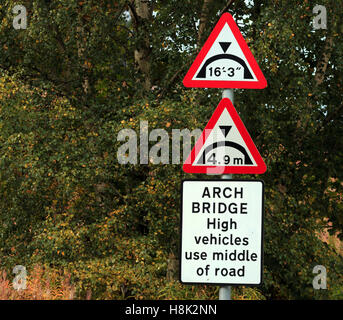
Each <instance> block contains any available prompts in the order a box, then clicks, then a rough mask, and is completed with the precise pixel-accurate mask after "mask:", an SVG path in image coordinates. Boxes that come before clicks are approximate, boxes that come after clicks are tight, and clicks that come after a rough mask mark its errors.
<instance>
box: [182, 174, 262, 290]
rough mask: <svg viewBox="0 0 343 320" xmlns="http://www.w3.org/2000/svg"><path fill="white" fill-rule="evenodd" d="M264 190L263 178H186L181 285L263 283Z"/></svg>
mask: <svg viewBox="0 0 343 320" xmlns="http://www.w3.org/2000/svg"><path fill="white" fill-rule="evenodd" d="M263 194H264V184H263V181H261V180H184V181H183V182H182V204H181V206H182V208H181V250H180V254H181V257H180V263H181V268H180V281H181V282H182V283H199V284H200V283H202V284H223V285H224V284H225V285H234V284H236V285H238V284H239V285H260V284H261V283H262V258H263V210H264V209H263V207H264V204H263Z"/></svg>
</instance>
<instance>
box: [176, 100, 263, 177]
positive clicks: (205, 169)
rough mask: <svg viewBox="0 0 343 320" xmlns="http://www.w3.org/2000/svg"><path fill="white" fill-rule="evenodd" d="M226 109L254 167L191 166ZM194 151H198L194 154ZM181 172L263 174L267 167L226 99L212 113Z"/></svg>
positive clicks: (233, 108) (229, 101)
mask: <svg viewBox="0 0 343 320" xmlns="http://www.w3.org/2000/svg"><path fill="white" fill-rule="evenodd" d="M224 109H226V110H227V111H228V112H229V114H230V116H231V118H232V120H233V122H234V123H235V125H236V127H237V129H238V131H239V133H240V135H241V136H242V138H243V140H244V142H245V144H246V146H247V148H248V149H249V151H250V153H251V155H252V157H253V159H254V161H255V162H256V166H193V162H194V160H195V159H196V157H197V155H198V153H199V152H200V150H201V148H202V146H203V145H204V143H205V141H206V139H207V138H208V136H209V134H210V132H211V131H212V129H213V128H214V126H215V125H216V123H217V121H218V119H219V117H220V116H221V114H222V113H223V111H224ZM196 150H197V151H198V152H197V153H196ZM182 169H183V171H185V172H188V173H207V174H231V173H232V174H263V173H265V172H266V170H267V166H266V164H265V163H264V161H263V159H262V157H261V155H260V153H259V152H258V150H257V148H256V146H255V144H254V142H253V141H252V139H251V137H250V135H249V133H248V131H247V129H246V128H245V126H244V124H243V122H242V120H241V118H240V117H239V115H238V113H237V111H236V109H235V107H234V106H233V104H232V102H231V100H230V99H228V98H223V99H222V100H221V101H220V103H219V104H218V106H217V108H216V110H215V111H214V113H213V115H212V117H211V119H210V120H209V121H208V123H207V125H206V127H205V129H204V131H203V132H202V134H201V136H200V137H199V139H198V140H197V142H196V144H195V146H194V147H193V149H192V151H191V153H190V154H189V156H188V157H187V159H186V161H185V163H184V164H183V167H182Z"/></svg>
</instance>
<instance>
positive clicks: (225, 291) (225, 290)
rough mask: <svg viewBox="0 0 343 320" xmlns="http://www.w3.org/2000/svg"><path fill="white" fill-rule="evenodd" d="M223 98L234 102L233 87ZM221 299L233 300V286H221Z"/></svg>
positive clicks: (230, 176)
mask: <svg viewBox="0 0 343 320" xmlns="http://www.w3.org/2000/svg"><path fill="white" fill-rule="evenodd" d="M223 98H229V99H230V100H231V102H232V103H234V92H233V89H224V90H223ZM222 179H232V174H224V175H222ZM219 300H231V286H221V287H220V288H219Z"/></svg>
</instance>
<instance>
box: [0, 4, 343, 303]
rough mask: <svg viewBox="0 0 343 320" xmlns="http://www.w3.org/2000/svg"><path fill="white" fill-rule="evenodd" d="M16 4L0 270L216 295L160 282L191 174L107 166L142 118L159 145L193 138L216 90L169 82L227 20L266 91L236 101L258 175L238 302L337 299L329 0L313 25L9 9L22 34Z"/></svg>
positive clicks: (5, 125) (225, 7)
mask: <svg viewBox="0 0 343 320" xmlns="http://www.w3.org/2000/svg"><path fill="white" fill-rule="evenodd" d="M15 4H17V1H12V0H7V1H4V3H2V4H0V22H1V25H0V33H1V36H0V50H1V51H0V53H1V54H0V128H1V131H0V142H1V145H0V146H1V147H0V210H1V215H0V225H1V228H0V257H1V260H0V261H1V264H2V266H3V267H6V268H11V267H13V266H14V265H16V264H24V265H27V266H31V265H33V264H34V263H41V264H43V265H45V266H46V267H47V268H49V267H51V268H65V269H66V270H68V271H69V272H71V274H72V281H73V282H74V283H76V284H77V286H78V292H79V294H80V296H83V295H85V294H86V292H87V290H89V289H91V290H92V291H93V295H92V296H93V297H97V298H112V299H113V298H128V297H135V298H137V299H139V298H159V299H165V298H170V297H174V298H213V299H216V295H217V289H216V288H215V287H205V288H204V287H202V286H200V287H187V286H182V285H180V284H179V283H178V282H177V281H173V280H170V279H168V280H167V279H166V275H167V273H168V272H167V271H168V268H169V266H170V261H171V260H172V259H173V257H174V256H177V254H178V247H179V237H178V234H179V215H180V212H179V203H180V195H179V189H180V183H181V179H183V178H186V177H191V175H188V174H185V173H183V171H182V170H181V164H168V165H154V164H152V163H149V164H137V165H133V164H126V165H122V164H119V163H118V159H117V150H118V148H119V147H120V146H121V145H122V143H123V142H119V141H117V136H118V133H119V131H120V130H121V129H123V128H129V129H133V130H135V131H136V132H137V135H138V136H139V128H140V121H148V123H149V128H150V130H152V129H154V128H164V129H165V130H167V132H168V133H169V135H170V137H171V136H172V129H183V128H188V129H189V130H193V129H195V128H200V129H203V128H204V126H205V124H206V123H207V121H208V119H209V118H210V116H211V114H212V112H213V110H214V108H215V106H217V104H218V103H219V101H220V98H221V92H220V90H216V89H187V88H184V87H183V85H182V79H183V76H184V74H185V73H186V71H187V70H188V68H189V66H190V64H191V63H192V62H193V60H194V58H195V56H196V54H197V52H198V51H199V48H200V46H201V45H202V44H203V43H204V41H205V40H206V38H207V36H208V35H209V33H210V32H211V30H212V28H213V27H214V25H215V23H216V22H217V21H218V19H219V17H220V14H221V13H223V12H226V11H229V12H230V13H231V14H233V16H234V18H235V20H236V21H237V22H238V25H239V27H240V30H241V32H242V34H243V35H244V37H245V38H246V40H247V42H248V45H249V47H250V49H251V51H252V53H253V54H254V56H255V58H256V60H257V61H258V63H259V65H260V67H261V69H262V70H263V73H264V74H265V76H266V79H267V82H268V87H267V88H266V89H264V90H236V92H235V107H236V108H237V110H238V111H239V113H240V115H241V117H242V120H243V122H244V123H245V125H246V127H247V128H248V131H249V132H250V134H251V136H252V138H253V140H254V142H255V144H256V145H257V147H258V149H259V151H260V153H261V155H262V156H263V158H264V159H265V162H266V164H267V167H268V170H267V172H266V173H265V174H264V175H263V176H262V177H261V178H262V179H263V180H264V181H265V186H266V195H265V202H266V207H265V222H264V223H265V235H264V240H265V241H264V284H263V286H262V287H261V288H260V289H256V290H250V289H244V290H247V291H245V292H243V293H242V292H241V291H240V290H241V288H237V289H236V291H235V294H236V298H240V297H243V296H247V295H248V297H255V298H260V297H261V296H263V297H266V298H274V299H275V298H286V299H296V298H342V293H341V288H342V276H341V275H342V269H343V262H342V256H341V254H342V252H341V253H338V252H337V251H336V250H335V248H334V247H333V246H332V245H330V244H326V243H325V242H323V241H322V238H321V237H320V233H321V232H322V231H323V230H326V229H328V230H329V231H330V233H331V234H332V235H337V236H338V237H340V239H343V218H342V217H343V215H342V211H343V210H342V208H343V201H342V191H343V190H342V189H343V176H342V173H343V170H342V168H343V166H342V164H343V160H342V159H343V154H342V150H343V140H342V139H341V138H340V137H342V134H343V125H342V124H343V105H342V100H343V99H342V98H343V91H342V86H343V76H342V74H343V70H342V69H343V60H342V59H343V58H342V54H341V52H342V50H343V42H342V39H341V34H342V31H343V30H342V25H343V21H342V17H343V14H342V13H343V12H342V7H341V6H340V4H339V2H337V1H334V0H322V1H321V4H322V5H324V6H325V7H326V8H327V13H328V28H327V29H324V30H315V29H314V28H313V25H312V22H313V17H314V14H313V13H312V9H313V4H312V2H310V1H307V0H305V1H300V0H291V1H283V0H274V1H260V0H255V1H238V0H237V1H232V0H231V1H222V0H221V1H213V0H197V1H189V0H185V1H176V0H168V1H159V0H156V1H143V0H135V1H123V0H118V1H109V0H100V1H99V0H98V1H94V0H87V1H86V0H85V1H75V0H72V1H66V0H56V1H46V0H34V1H28V0H22V1H21V4H22V5H24V6H25V7H26V8H27V11H28V28H27V29H26V30H15V29H14V28H13V26H12V20H13V13H12V8H13V7H14V5H15ZM181 153H182V152H181ZM170 159H171V158H170ZM181 163H182V159H181ZM194 177H198V176H197V175H194ZM242 177H250V178H258V177H257V176H242ZM201 178H203V177H202V176H201ZM317 264H322V265H324V266H326V268H327V270H328V281H329V290H326V291H325V292H324V293H323V292H317V291H315V290H314V289H313V288H312V279H313V276H314V275H313V274H312V269H313V267H314V266H315V265H317Z"/></svg>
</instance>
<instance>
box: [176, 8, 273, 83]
mask: <svg viewBox="0 0 343 320" xmlns="http://www.w3.org/2000/svg"><path fill="white" fill-rule="evenodd" d="M183 84H184V85H185V86H186V87H196V88H240V89H263V88H265V87H266V86H267V81H266V79H265V77H264V75H263V73H262V71H261V69H260V67H259V66H258V64H257V62H256V60H255V58H254V56H253V54H252V53H251V51H250V49H249V47H248V45H247V43H246V42H245V40H244V38H243V36H242V34H241V32H240V31H239V29H238V26H237V24H236V22H235V21H234V20H233V18H232V16H231V15H230V14H229V13H224V14H223V15H222V16H221V18H220V19H219V21H218V23H217V24H216V26H215V27H214V29H213V31H212V33H211V34H210V36H209V37H208V39H207V41H206V42H205V44H204V46H203V47H202V49H201V50H200V52H199V54H198V56H197V57H196V59H195V60H194V62H193V64H192V66H191V67H190V69H189V71H188V72H187V74H186V76H185V78H184V80H183Z"/></svg>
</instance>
